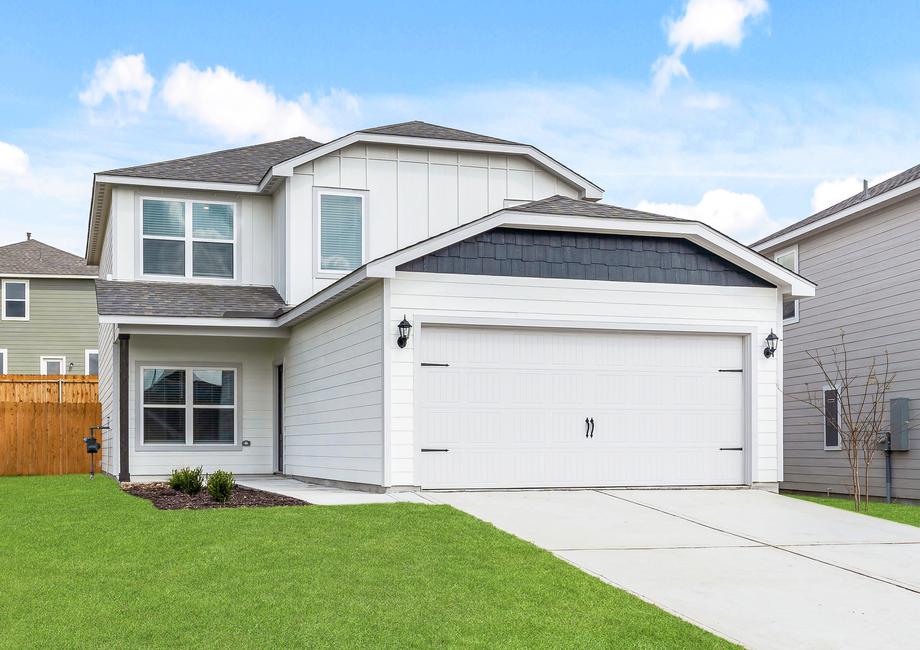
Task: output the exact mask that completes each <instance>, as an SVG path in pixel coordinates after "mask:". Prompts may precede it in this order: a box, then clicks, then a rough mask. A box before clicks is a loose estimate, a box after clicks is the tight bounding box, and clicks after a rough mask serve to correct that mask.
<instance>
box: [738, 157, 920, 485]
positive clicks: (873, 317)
mask: <svg viewBox="0 0 920 650" xmlns="http://www.w3.org/2000/svg"><path fill="white" fill-rule="evenodd" d="M752 248H754V250H757V251H759V252H761V253H763V254H764V255H766V256H768V257H769V258H770V259H772V260H775V261H777V262H779V263H780V264H783V265H784V266H786V267H787V268H789V269H792V270H794V271H796V272H798V273H801V274H802V275H803V276H805V277H806V278H808V279H809V280H811V281H812V282H815V283H816V284H817V285H818V287H819V288H820V290H819V291H818V292H817V294H816V295H815V297H813V298H803V299H801V300H790V301H786V303H784V328H783V330H784V334H783V340H782V342H781V347H782V348H783V355H784V360H785V362H784V366H783V370H784V372H783V378H784V383H785V389H784V392H785V393H786V397H785V399H784V410H783V413H784V416H783V426H784V435H783V441H784V453H783V456H784V463H783V467H784V476H783V477H782V479H781V480H782V483H781V486H782V488H783V489H786V490H801V491H809V492H820V493H826V492H827V491H828V490H830V491H831V492H835V493H845V492H847V491H848V485H849V483H848V479H847V473H848V468H849V465H848V463H847V459H846V455H845V454H846V452H845V451H843V450H841V449H840V444H839V443H840V441H839V435H838V433H837V432H836V431H835V429H834V425H833V422H832V421H831V423H830V424H829V425H828V426H825V423H824V422H823V421H822V417H821V415H820V413H818V412H817V411H815V410H814V409H813V408H811V407H809V406H808V405H806V404H803V403H801V402H800V401H797V400H796V398H795V396H799V397H801V396H804V394H805V391H806V388H805V386H806V384H808V385H809V386H810V387H811V388H812V390H815V389H821V390H824V391H825V393H824V396H825V399H826V400H829V401H828V402H827V403H828V404H829V405H832V404H833V403H834V398H835V391H834V390H833V388H832V387H830V386H824V384H825V382H824V381H822V379H821V376H820V375H819V372H818V370H817V367H816V366H815V364H814V362H813V361H812V360H811V359H809V358H808V356H807V355H806V351H807V350H815V349H816V348H822V347H824V348H827V347H829V346H830V345H832V344H833V343H835V342H838V340H839V333H840V330H841V329H842V330H843V331H844V332H845V335H846V341H847V348H848V352H849V357H850V359H851V360H853V361H854V362H855V363H856V364H858V366H859V368H860V369H861V370H862V371H863V372H864V369H865V366H866V363H867V360H868V359H871V358H872V357H873V356H875V357H877V358H879V359H881V358H883V357H884V355H885V352H886V350H887V352H888V354H889V355H890V364H891V365H890V369H891V371H892V372H894V373H896V375H897V376H896V380H895V383H894V385H893V387H892V391H891V393H890V397H891V398H908V399H909V400H910V401H909V402H908V418H907V420H908V439H909V447H910V449H909V450H906V451H896V452H893V453H892V468H893V471H892V476H893V479H892V495H893V496H894V497H896V498H900V499H920V335H918V334H917V320H918V318H920V165H917V166H916V167H912V168H910V169H908V170H906V171H904V172H902V173H900V174H898V175H897V176H894V177H892V178H890V179H888V180H886V181H884V182H882V183H879V184H878V185H875V186H873V187H865V188H864V190H863V191H862V192H860V193H859V194H856V195H854V196H851V197H850V198H848V199H846V200H845V201H842V202H840V203H838V204H836V205H833V206H831V207H829V208H827V209H826V210H822V211H821V212H818V213H816V214H813V215H811V216H810V217H808V218H806V219H803V220H802V221H799V222H797V223H794V224H792V225H791V226H789V227H787V228H784V229H782V230H780V231H779V232H776V233H773V234H772V235H770V236H769V237H766V238H764V239H762V240H760V241H758V242H755V243H754V244H753V245H752ZM851 374H852V373H851ZM863 376H864V374H863ZM886 417H888V416H886ZM913 422H916V423H917V424H915V425H914V424H911V423H913ZM889 423H890V421H889ZM886 424H887V423H886ZM884 462H885V458H884V454H883V453H879V454H877V456H876V459H875V466H874V469H873V471H872V473H871V475H870V493H871V494H872V495H873V496H883V495H884V494H885V469H884Z"/></svg>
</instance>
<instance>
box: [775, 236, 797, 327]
mask: <svg viewBox="0 0 920 650" xmlns="http://www.w3.org/2000/svg"><path fill="white" fill-rule="evenodd" d="M773 261H774V262H776V263H777V264H779V265H780V266H782V267H785V268H787V269H789V270H790V271H792V272H793V273H798V272H799V249H798V247H793V248H788V249H786V250H784V251H780V252H779V253H776V255H774V256H773ZM798 321H799V301H798V300H794V299H792V298H788V299H784V300H783V324H786V325H788V324H789V323H797V322H798Z"/></svg>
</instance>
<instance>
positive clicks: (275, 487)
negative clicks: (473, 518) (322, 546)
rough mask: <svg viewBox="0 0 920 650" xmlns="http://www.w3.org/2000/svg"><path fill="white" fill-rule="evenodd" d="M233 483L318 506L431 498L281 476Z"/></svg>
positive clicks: (241, 479)
mask: <svg viewBox="0 0 920 650" xmlns="http://www.w3.org/2000/svg"><path fill="white" fill-rule="evenodd" d="M236 482H237V483H238V484H239V485H242V486H244V487H248V488H253V489H256V490H264V491H265V492H274V493H275V494H283V495H285V496H288V497H294V498H295V499H301V500H302V501H306V502H307V503H312V504H314V505H318V506H344V505H358V504H363V503H425V504H429V503H431V501H429V500H428V499H426V498H425V497H424V496H422V495H420V494H419V493H417V492H393V493H388V494H374V493H373V492H359V491H357V490H344V489H342V488H335V487H327V486H325V485H316V484H314V483H304V482H303V481H297V480H295V479H292V478H284V477H283V476H259V477H251V478H245V477H243V478H238V479H237V480H236Z"/></svg>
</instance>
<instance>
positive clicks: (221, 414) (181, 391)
mask: <svg viewBox="0 0 920 650" xmlns="http://www.w3.org/2000/svg"><path fill="white" fill-rule="evenodd" d="M141 382H142V403H141V407H142V410H143V418H142V430H143V432H142V436H143V438H142V439H143V441H144V443H145V444H179V445H186V444H189V445H192V444H194V445H232V444H234V443H235V442H236V406H237V399H236V383H237V382H236V370H234V369H232V368H142V369H141Z"/></svg>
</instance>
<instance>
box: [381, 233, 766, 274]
mask: <svg viewBox="0 0 920 650" xmlns="http://www.w3.org/2000/svg"><path fill="white" fill-rule="evenodd" d="M397 270H398V271H416V272H422V273H459V274H467V275H495V276H513V277H525V278H560V279H569V280H609V281H615V282H660V283H666V284H702V285H715V286H726V287H771V286H773V285H771V284H770V283H769V282H766V281H765V280H762V279H761V278H759V277H757V276H756V275H754V274H753V273H750V272H748V271H746V270H744V269H742V268H740V267H738V266H736V265H734V264H732V263H731V262H729V261H727V260H725V259H722V258H721V257H719V256H718V255H716V254H714V253H711V252H709V251H707V250H706V249H704V248H702V247H700V246H698V245H696V244H694V243H693V242H690V241H688V240H686V239H681V238H675V237H642V236H633V235H608V234H596V233H579V232H556V231H548V230H523V229H516V228H496V229H494V230H490V231H488V232H484V233H480V234H479V235H476V236H474V237H470V238H469V239H465V240H464V241H462V242H459V243H456V244H452V245H450V246H448V247H446V248H442V249H441V250H438V251H435V252H433V253H430V254H428V255H425V256H423V257H420V258H418V259H416V260H412V261H411V262H407V263H405V264H402V265H400V266H399V267H397Z"/></svg>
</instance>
